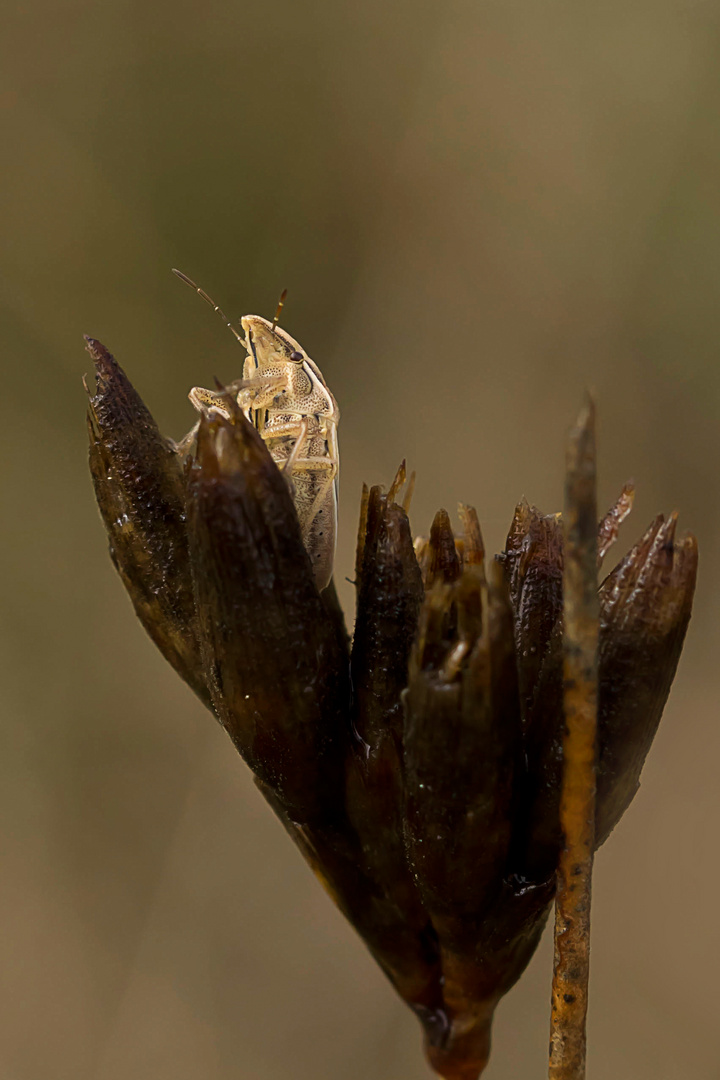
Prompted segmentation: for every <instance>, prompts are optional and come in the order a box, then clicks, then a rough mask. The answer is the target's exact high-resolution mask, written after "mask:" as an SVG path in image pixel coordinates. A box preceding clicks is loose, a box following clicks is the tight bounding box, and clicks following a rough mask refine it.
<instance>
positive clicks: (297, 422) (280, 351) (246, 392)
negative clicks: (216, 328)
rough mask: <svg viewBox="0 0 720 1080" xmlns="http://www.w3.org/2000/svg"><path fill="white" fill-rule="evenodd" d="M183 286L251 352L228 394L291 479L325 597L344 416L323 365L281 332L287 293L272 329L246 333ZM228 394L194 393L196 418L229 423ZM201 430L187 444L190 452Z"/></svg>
mask: <svg viewBox="0 0 720 1080" xmlns="http://www.w3.org/2000/svg"><path fill="white" fill-rule="evenodd" d="M173 273H174V274H176V275H177V276H178V277H179V278H180V280H181V281H184V282H185V284H186V285H189V286H190V288H192V289H195V291H196V292H197V293H199V294H200V296H202V298H203V300H205V301H206V302H207V303H208V304H210V306H211V307H212V308H213V309H214V310H215V311H217V313H218V314H219V315H220V317H221V318H222V320H223V321H224V322H225V324H226V325H227V326H228V327H229V328H230V330H231V331H232V333H233V334H234V335H235V337H236V338H237V340H238V341H239V342H240V343H241V345H243V347H244V348H245V349H246V350H247V356H246V357H245V362H244V364H243V377H242V379H239V380H237V381H236V382H232V383H230V384H229V385H228V386H227V387H226V393H228V392H229V393H231V394H233V395H234V396H235V399H236V401H237V404H238V407H239V408H240V409H241V410H242V411H243V413H244V414H245V416H246V417H247V419H248V420H249V421H250V422H251V423H252V424H254V425H255V427H256V428H257V430H258V431H259V433H260V435H261V436H262V438H263V440H264V441H265V442H266V443H267V447H268V450H269V451H270V454H271V456H272V458H273V460H274V461H275V462H276V463H277V465H278V467H279V468H280V469H282V471H283V472H284V473H285V475H286V476H287V478H288V480H289V481H290V486H291V489H292V493H293V500H294V502H295V509H296V510H297V515H298V519H299V521H300V528H301V530H302V538H303V543H304V544H305V549H306V551H307V553H308V555H309V556H310V561H311V563H312V567H313V574H314V577H315V584H316V585H317V587H318V589H319V590H322V589H324V588H325V587H326V586H327V585H329V583H330V578H331V577H332V568H333V560H334V557H335V541H336V533H337V487H338V469H339V456H338V441H337V427H338V421H339V419H340V411H339V409H338V406H337V402H336V401H335V398H334V397H333V396H332V394H331V393H330V390H329V389H328V386H327V383H326V382H325V380H324V378H323V376H322V374H321V372H320V369H319V368H318V366H317V364H316V363H315V362H314V361H313V360H311V359H310V357H309V356H308V355H307V353H306V352H305V351H304V350H303V349H302V347H301V346H300V345H299V344H298V343H297V341H295V339H294V338H292V337H290V335H289V334H288V333H286V331H285V330H282V329H281V328H280V327H279V326H278V325H277V320H278V318H279V316H280V311H281V310H282V306H283V303H284V300H285V293H283V295H282V296H281V298H280V303H279V304H278V309H277V312H276V314H275V318H274V319H273V321H272V322H270V321H268V319H263V318H262V317H261V316H260V315H243V317H242V319H241V320H240V325H241V327H242V331H243V333H241V332H240V331H239V330H238V329H237V328H236V327H235V326H233V324H232V323H231V322H230V320H229V319H228V318H227V317H226V315H225V314H224V313H223V312H222V311H221V310H220V308H219V307H218V305H217V304H216V303H215V301H214V300H212V299H211V298H210V297H209V296H208V294H207V293H206V292H205V291H204V289H201V288H200V286H199V285H196V284H195V282H194V281H192V280H191V279H190V278H189V277H186V275H185V274H182V273H181V272H180V271H179V270H173ZM226 393H214V392H213V391H212V390H204V389H203V388H202V387H200V386H195V387H193V389H192V390H191V391H190V394H189V397H190V401H191V402H192V403H193V405H194V406H195V408H196V409H197V410H198V412H201V413H202V412H206V411H207V410H209V409H217V410H218V412H220V413H222V414H223V415H225V416H228V415H229V413H228V409H227V398H226ZM196 431H197V426H196V427H195V428H193V430H192V431H191V432H190V433H189V435H188V436H186V438H185V439H183V441H182V443H180V444H179V445H180V447H181V448H184V447H185V446H189V445H190V443H191V442H192V440H193V438H194V436H195V432H196Z"/></svg>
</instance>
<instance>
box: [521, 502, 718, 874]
mask: <svg viewBox="0 0 720 1080" xmlns="http://www.w3.org/2000/svg"><path fill="white" fill-rule="evenodd" d="M631 494H632V489H631V487H630V485H627V486H626V488H625V490H624V492H623V494H622V495H621V496H620V499H619V500H618V502H617V503H616V505H615V507H613V508H612V510H611V511H610V512H609V514H608V515H606V517H605V518H604V519H603V522H601V524H600V529H599V545H600V552H601V553H602V554H604V553H605V552H606V551H607V549H608V547H609V545H610V543H611V542H612V540H614V538H615V535H616V533H617V525H618V524H619V520H621V519H622V517H624V516H625V515H626V514H627V512H628V511H629V508H630V504H631V501H632V500H631ZM516 519H517V515H516ZM544 520H545V521H548V520H550V519H544ZM674 532H675V519H674V517H673V518H671V519H670V521H669V522H666V523H663V519H662V517H660V518H658V519H656V521H655V522H654V523H653V525H652V526H651V527H650V529H649V530H648V532H647V533H646V534H645V536H644V537H643V538H642V540H641V541H639V543H638V544H637V545H636V546H635V547H634V548H633V550H632V551H631V552H630V553H629V554H628V555H627V556H626V557H625V558H624V559H623V560H622V562H621V563H620V564H619V566H618V567H617V568H616V569H615V571H613V573H612V574H611V575H610V577H609V578H608V579H607V581H606V582H605V583H604V584H603V585H602V586H601V588H600V591H599V602H600V633H599V666H598V678H599V687H598V693H599V700H598V709H599V715H598V754H599V760H598V791H597V821H596V844H597V846H599V845H600V844H601V843H603V841H604V840H605V839H606V837H607V836H608V833H609V832H610V830H611V829H612V828H614V826H615V825H616V824H617V822H618V821H619V819H620V817H621V816H622V814H623V813H624V812H625V810H626V809H627V807H628V805H629V804H630V802H631V800H632V797H633V795H634V794H635V792H636V790H637V788H638V784H639V776H640V771H641V769H642V765H643V763H644V761H645V757H646V756H647V753H648V751H649V749H650V745H651V743H652V739H653V738H654V735H655V732H656V731H657V727H658V724H659V722H660V717H661V715H662V710H663V708H664V705H665V701H666V700H667V696H668V694H669V691H670V685H671V683H672V679H673V677H674V674H675V670H676V668H677V663H678V660H679V657H680V652H681V650H682V644H683V640H684V637H685V632H686V630H687V625H688V622H689V619H690V610H691V606H692V597H693V593H694V588H695V576H696V568H697V545H696V542H695V540H694V538H693V537H691V536H687V537H685V538H683V539H682V540H681V541H679V542H677V543H675V542H674ZM516 535H517V532H516V530H515V522H514V525H513V529H511V538H512V539H511V538H509V540H508V551H512V550H513V545H515V546H517V545H516V543H515V536H516ZM548 550H549V549H548V548H547V547H540V548H539V549H535V550H534V551H533V550H532V549H530V555H529V561H528V563H527V564H526V567H525V581H527V580H532V579H533V578H535V577H539V578H540V580H541V581H542V582H545V583H548V584H549V582H550V579H551V577H552V575H551V574H550V573H548V559H547V551H548ZM504 561H505V567H506V570H507V569H508V567H510V568H512V566H513V556H510V557H508V554H507V552H506V555H505V559H504ZM536 561H537V563H538V566H537V567H535V566H534V563H535V562H536ZM553 565H554V568H555V569H557V568H558V567H560V568H561V567H562V547H561V546H560V547H554V555H553ZM511 573H512V571H511ZM512 582H513V578H512V576H511V590H512ZM513 597H514V600H515V605H516V606H515V613H516V640H517V641H518V642H521V643H522V644H521V645H520V650H521V651H522V652H528V653H530V649H531V647H532V644H533V639H532V637H531V636H530V634H529V633H528V635H527V636H525V627H526V626H528V627H529V626H531V625H532V626H534V628H535V634H536V635H537V636H536V638H535V642H534V644H535V645H536V651H537V653H538V654H540V655H541V656H542V663H541V664H540V666H539V669H538V670H537V671H536V672H535V673H534V675H533V678H534V680H535V682H534V688H533V689H532V692H531V694H529V695H528V696H526V697H525V699H524V703H525V710H526V711H525V714H524V732H525V758H526V762H527V778H526V782H525V785H524V790H523V796H522V797H523V798H524V799H525V808H524V810H523V811H522V812H521V814H520V817H521V818H522V819H523V820H524V821H525V823H526V827H527V830H528V833H527V835H526V837H525V839H522V840H520V839H518V840H517V841H516V844H517V852H516V856H515V858H516V863H515V869H516V872H517V873H519V874H520V875H521V876H523V877H524V878H526V879H527V880H528V881H534V882H539V881H542V880H543V879H544V878H546V877H547V875H548V874H550V873H552V872H553V869H554V867H555V866H556V864H557V856H558V851H559V848H560V843H561V832H560V821H559V798H560V778H561V774H562V734H563V723H564V721H563V706H562V693H563V660H562V615H561V614H560V613H558V615H557V617H556V620H555V625H554V627H552V628H551V629H550V630H549V629H548V622H547V621H546V620H544V619H543V618H542V611H541V610H537V611H536V610H534V609H541V608H542V606H543V604H545V605H547V606H548V607H549V608H551V609H553V610H556V611H558V612H561V608H562V580H560V581H558V582H557V584H556V585H554V586H552V587H548V589H547V591H546V593H545V594H544V596H543V595H542V594H538V593H536V592H532V593H529V594H528V593H527V592H526V591H525V590H524V589H523V588H522V587H521V588H520V589H519V590H517V589H516V590H514V592H513ZM523 609H524V610H523ZM528 609H529V610H528ZM529 643H530V644H529ZM527 662H528V657H525V656H523V657H522V658H520V657H519V665H520V672H521V679H522V674H523V669H524V665H526V664H527ZM527 685H532V684H531V683H529V682H528V683H527Z"/></svg>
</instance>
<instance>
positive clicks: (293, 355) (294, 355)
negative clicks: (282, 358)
mask: <svg viewBox="0 0 720 1080" xmlns="http://www.w3.org/2000/svg"><path fill="white" fill-rule="evenodd" d="M290 359H291V360H294V361H295V363H298V362H299V361H300V360H304V357H303V354H302V353H301V352H298V351H297V350H296V349H294V350H293V351H292V352H291V353H290Z"/></svg>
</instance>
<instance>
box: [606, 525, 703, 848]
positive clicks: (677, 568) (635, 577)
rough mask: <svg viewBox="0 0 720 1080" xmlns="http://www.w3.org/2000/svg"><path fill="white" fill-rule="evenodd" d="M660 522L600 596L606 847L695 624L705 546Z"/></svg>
mask: <svg viewBox="0 0 720 1080" xmlns="http://www.w3.org/2000/svg"><path fill="white" fill-rule="evenodd" d="M676 520H677V515H676V514H672V515H671V517H670V518H669V519H668V520H667V521H663V519H662V517H660V518H657V519H656V520H655V521H654V522H653V524H652V525H651V526H650V528H649V529H648V531H647V532H646V533H645V535H644V536H643V537H642V539H641V540H640V541H639V542H638V543H637V544H636V545H635V547H634V548H633V549H632V551H630V552H629V553H628V554H627V555H626V556H625V558H624V559H623V560H622V562H620V563H619V565H618V566H617V567H616V568H615V570H614V571H613V572H612V574H610V576H609V577H608V578H607V580H606V581H605V582H604V583H603V585H602V586H601V588H600V645H599V671H600V685H599V699H598V739H599V757H598V773H597V822H596V839H597V844H598V846H599V845H600V844H602V843H603V841H604V840H605V839H606V838H607V836H608V835H609V833H610V832H611V830H612V829H613V828H614V827H615V825H616V824H617V822H618V821H619V820H620V818H621V817H622V815H623V814H624V813H625V810H626V809H627V808H628V806H629V805H630V803H631V802H632V799H633V797H634V795H635V792H636V791H637V789H638V787H639V786H640V772H641V770H642V767H643V765H644V763H645V758H646V757H647V754H648V751H649V750H650V746H651V744H652V741H653V739H654V738H655V733H656V731H657V729H658V725H659V723H660V718H661V716H662V711H663V709H664V707H665V702H666V701H667V698H668V694H669V693H670V686H671V684H672V681H673V678H674V677H675V671H676V669H677V665H678V661H679V659H680V653H681V651H682V646H683V642H684V640H685V633H686V631H687V628H688V623H689V621H690V613H691V609H692V601H693V595H694V592H695V580H696V576H697V557H698V549H697V541H696V539H695V537H694V536H692V535H691V534H690V533H686V534H685V535H684V536H681V537H680V539H678V540H676V539H675V526H676Z"/></svg>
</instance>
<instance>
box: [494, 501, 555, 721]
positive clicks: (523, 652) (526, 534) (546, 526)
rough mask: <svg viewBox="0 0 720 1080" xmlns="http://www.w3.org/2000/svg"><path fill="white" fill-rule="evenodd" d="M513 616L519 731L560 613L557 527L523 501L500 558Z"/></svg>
mask: <svg viewBox="0 0 720 1080" xmlns="http://www.w3.org/2000/svg"><path fill="white" fill-rule="evenodd" d="M501 561H502V563H503V565H504V568H505V574H506V577H507V582H508V587H509V589H510V596H511V598H512V605H513V611H514V615H515V647H516V649H517V657H518V677H519V681H520V701H521V705H522V716H523V727H524V728H525V729H526V731H527V729H528V725H529V718H530V714H531V712H532V709H533V699H534V697H535V694H536V692H537V685H538V674H539V672H540V668H541V667H542V664H543V661H544V659H545V654H546V652H547V649H548V646H549V644H550V636H551V634H552V631H553V628H554V626H555V624H556V622H557V620H558V618H559V617H560V613H561V612H562V575H563V557H562V525H561V522H560V516H559V515H558V514H551V515H548V516H545V515H543V514H541V513H540V511H539V510H538V509H537V508H536V507H535V506H530V505H529V503H528V502H527V501H526V500H525V499H523V501H522V502H520V503H518V505H517V507H516V509H515V514H514V517H513V520H512V524H511V526H510V532H509V533H508V538H507V543H506V545H505V551H504V553H503V555H502V556H501Z"/></svg>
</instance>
